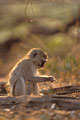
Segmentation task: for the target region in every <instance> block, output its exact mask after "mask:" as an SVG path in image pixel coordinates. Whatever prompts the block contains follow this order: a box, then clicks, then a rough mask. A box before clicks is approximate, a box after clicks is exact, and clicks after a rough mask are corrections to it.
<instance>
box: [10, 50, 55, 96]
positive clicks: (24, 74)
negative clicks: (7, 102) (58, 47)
mask: <svg viewBox="0 0 80 120" xmlns="http://www.w3.org/2000/svg"><path fill="white" fill-rule="evenodd" d="M47 59H48V56H47V53H45V52H44V51H42V50H41V49H38V48H33V49H31V50H30V51H29V52H28V53H27V55H26V56H25V57H24V58H22V59H21V60H20V61H19V62H18V63H17V64H16V65H15V66H14V67H13V69H12V70H11V72H10V74H9V85H10V94H11V95H12V96H20V95H31V94H34V95H38V94H39V88H38V83H40V82H49V81H51V82H53V81H54V80H55V78H54V77H52V76H41V75H38V74H39V73H38V69H40V68H42V67H44V64H45V62H46V61H47Z"/></svg>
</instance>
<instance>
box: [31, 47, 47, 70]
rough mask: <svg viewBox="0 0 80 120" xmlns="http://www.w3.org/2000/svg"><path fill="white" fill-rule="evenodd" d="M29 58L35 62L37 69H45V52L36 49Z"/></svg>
mask: <svg viewBox="0 0 80 120" xmlns="http://www.w3.org/2000/svg"><path fill="white" fill-rule="evenodd" d="M29 58H30V59H32V60H33V63H34V64H35V66H36V67H37V68H42V67H44V64H45V62H46V61H47V58H48V56H47V53H45V52H43V51H42V50H41V49H38V48H34V49H32V50H31V51H30V52H29Z"/></svg>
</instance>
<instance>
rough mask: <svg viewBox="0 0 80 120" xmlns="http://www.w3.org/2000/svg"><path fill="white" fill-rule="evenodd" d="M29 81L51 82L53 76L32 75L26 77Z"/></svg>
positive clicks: (53, 79) (53, 78)
mask: <svg viewBox="0 0 80 120" xmlns="http://www.w3.org/2000/svg"><path fill="white" fill-rule="evenodd" d="M28 81H29V82H49V81H50V82H53V81H55V77H52V76H48V77H47V76H46V77H43V76H33V77H31V78H29V79H28Z"/></svg>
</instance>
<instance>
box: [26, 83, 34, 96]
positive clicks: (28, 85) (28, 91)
mask: <svg viewBox="0 0 80 120" xmlns="http://www.w3.org/2000/svg"><path fill="white" fill-rule="evenodd" d="M31 93H33V83H32V82H28V83H26V95H31Z"/></svg>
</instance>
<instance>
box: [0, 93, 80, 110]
mask: <svg viewBox="0 0 80 120" xmlns="http://www.w3.org/2000/svg"><path fill="white" fill-rule="evenodd" d="M22 103H26V104H25V106H26V107H29V108H31V109H34V108H35V107H37V108H39V109H40V108H46V107H49V108H51V106H52V104H55V105H56V106H58V107H59V109H64V110H80V99H79V98H74V97H66V96H59V95H52V96H20V97H10V96H1V97H0V106H9V105H10V106H13V105H18V104H22Z"/></svg>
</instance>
